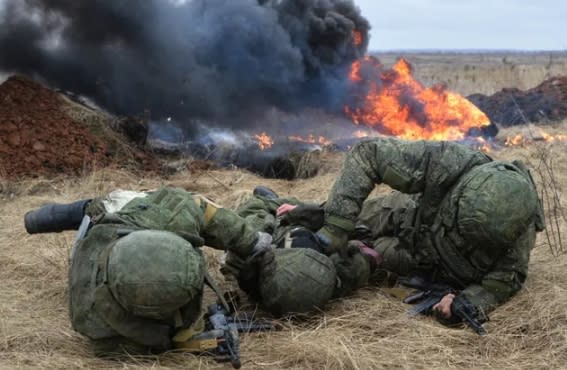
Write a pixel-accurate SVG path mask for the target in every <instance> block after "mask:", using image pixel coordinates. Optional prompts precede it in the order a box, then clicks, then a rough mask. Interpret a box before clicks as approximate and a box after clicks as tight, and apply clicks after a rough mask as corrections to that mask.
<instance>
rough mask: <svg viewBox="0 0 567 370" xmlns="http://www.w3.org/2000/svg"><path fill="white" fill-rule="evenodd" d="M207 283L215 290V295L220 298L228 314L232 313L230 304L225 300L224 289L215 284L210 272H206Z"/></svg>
mask: <svg viewBox="0 0 567 370" xmlns="http://www.w3.org/2000/svg"><path fill="white" fill-rule="evenodd" d="M205 283H206V284H207V285H208V286H209V288H211V289H212V290H213V292H215V294H216V295H217V297H218V298H219V302H220V303H221V304H222V306H223V307H224V309H225V310H226V312H231V309H230V306H229V305H228V302H227V301H226V299H224V295H223V292H222V289H221V288H219V286H218V285H217V284H216V283H215V281H214V280H213V278H212V277H211V275H209V272H208V271H205Z"/></svg>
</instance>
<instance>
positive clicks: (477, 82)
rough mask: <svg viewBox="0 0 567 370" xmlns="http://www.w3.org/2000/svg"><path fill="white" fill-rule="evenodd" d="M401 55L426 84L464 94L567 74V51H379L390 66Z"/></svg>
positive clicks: (527, 86) (520, 86)
mask: <svg viewBox="0 0 567 370" xmlns="http://www.w3.org/2000/svg"><path fill="white" fill-rule="evenodd" d="M400 56H403V57H405V58H407V59H408V60H409V61H410V62H411V63H412V64H413V66H414V67H415V76H416V78H417V79H418V80H419V81H421V82H423V83H424V84H425V85H426V86H431V85H434V84H437V83H440V82H442V83H444V84H446V85H447V86H448V87H449V88H450V89H451V90H453V91H456V92H458V93H460V94H463V95H470V94H474V93H482V94H494V93H495V92H497V91H499V90H501V89H502V88H508V87H516V88H518V89H521V90H526V89H530V88H532V87H535V86H537V85H539V84H540V83H541V82H542V81H543V80H546V79H548V78H550V77H553V76H561V75H563V76H564V75H567V53H565V52H554V53H545V52H541V53H528V54H526V53H514V52H509V53H507V52H502V53H484V54H483V53H472V54H462V53H450V52H449V53H434V52H433V53H428V52H407V53H401V52H392V53H388V54H380V53H378V57H379V58H380V60H382V61H383V62H384V63H386V64H387V65H389V64H392V63H393V62H394V61H395V60H396V59H397V58H398V57H400Z"/></svg>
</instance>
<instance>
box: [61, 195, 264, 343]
mask: <svg viewBox="0 0 567 370" xmlns="http://www.w3.org/2000/svg"><path fill="white" fill-rule="evenodd" d="M119 198H120V197H119ZM86 213H87V214H88V215H90V216H91V218H92V220H93V222H92V226H91V227H90V228H89V230H88V232H87V234H86V236H85V237H84V239H82V240H81V241H79V242H78V243H77V244H76V245H75V247H74V251H73V253H72V256H71V265H70V270H69V295H70V315H71V322H72V325H73V328H74V329H75V330H77V331H78V332H80V333H81V334H83V335H85V336H87V337H89V338H90V339H92V340H95V341H96V343H98V344H101V345H102V346H101V347H100V348H101V349H102V350H105V348H108V349H111V350H115V349H116V348H117V347H116V346H117V345H127V346H129V348H133V349H134V350H136V351H139V350H141V349H144V348H155V349H160V350H161V349H167V348H170V347H171V338H172V335H173V334H174V332H175V331H176V330H177V329H183V328H187V327H189V326H191V324H192V323H193V322H194V321H195V320H196V319H197V317H198V315H199V314H200V308H201V296H202V288H203V282H204V276H205V273H206V271H205V261H204V258H203V255H202V253H201V251H200V250H199V249H198V248H199V247H201V246H203V245H204V244H206V245H207V246H211V247H214V248H218V249H230V250H231V251H232V252H234V253H236V254H237V255H240V256H247V255H249V254H250V253H251V251H252V249H253V248H254V246H255V243H256V240H257V232H256V230H253V229H251V228H250V227H249V226H248V225H247V224H246V223H245V222H244V220H243V219H242V218H241V217H239V216H238V215H236V214H235V213H234V212H232V211H230V210H226V209H222V208H220V207H218V206H216V205H214V204H213V203H212V202H210V201H209V200H207V199H206V198H204V197H202V196H199V195H196V194H191V193H189V192H187V191H184V190H181V189H175V188H161V189H158V190H156V191H153V192H150V193H133V192H132V193H130V194H128V196H127V197H126V199H118V198H116V199H115V197H113V196H112V193H111V196H109V197H108V198H104V199H102V198H101V199H96V200H93V201H92V202H91V203H90V204H89V206H88V208H87V210H86Z"/></svg>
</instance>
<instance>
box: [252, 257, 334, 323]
mask: <svg viewBox="0 0 567 370" xmlns="http://www.w3.org/2000/svg"><path fill="white" fill-rule="evenodd" d="M273 253H274V263H273V264H272V266H273V265H274V264H275V269H274V268H266V269H263V270H261V271H260V295H261V297H262V303H263V304H264V306H265V307H266V309H267V310H268V311H270V312H272V313H273V314H275V315H282V314H287V313H304V312H308V311H311V310H313V309H315V308H317V307H323V306H324V305H325V304H326V303H327V302H328V301H329V299H331V297H332V295H333V291H334V289H335V285H336V282H337V274H336V270H335V266H334V264H333V262H332V261H331V260H330V259H329V257H327V256H325V255H324V254H321V253H319V252H316V251H315V250H313V249H304V248H288V249H275V250H274V251H273Z"/></svg>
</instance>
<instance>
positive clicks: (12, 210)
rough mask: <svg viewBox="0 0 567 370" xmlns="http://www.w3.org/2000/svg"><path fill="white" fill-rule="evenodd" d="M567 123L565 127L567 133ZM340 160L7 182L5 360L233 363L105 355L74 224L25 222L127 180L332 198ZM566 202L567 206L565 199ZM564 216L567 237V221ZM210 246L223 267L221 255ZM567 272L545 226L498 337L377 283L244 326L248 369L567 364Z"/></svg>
mask: <svg viewBox="0 0 567 370" xmlns="http://www.w3.org/2000/svg"><path fill="white" fill-rule="evenodd" d="M566 124H567V123H566ZM565 126H566V125H563V126H562V127H559V128H557V130H558V132H563V133H567V129H566V128H565ZM503 134H506V133H505V132H504V133H501V135H503ZM536 145H543V144H542V143H537V144H536ZM536 148H537V147H536V146H535V145H531V146H525V147H514V148H505V149H503V150H500V151H496V152H494V153H492V155H493V156H494V157H496V158H506V159H510V158H524V159H529V160H531V162H532V163H534V164H537V159H538V158H537V156H538V154H537V153H538V151H537V150H536ZM547 150H551V151H552V153H553V156H554V159H555V163H556V165H557V167H556V174H557V177H558V180H559V181H560V183H561V185H562V186H563V187H564V188H567V168H565V167H566V166H567V144H565V143H562V142H560V143H555V144H553V146H552V147H551V149H547ZM340 160H341V156H340V155H339V154H337V155H336V158H334V160H333V161H334V162H333V164H332V165H331V166H330V167H329V168H331V169H332V171H331V172H330V173H327V174H323V175H319V176H317V177H316V178H314V179H311V180H300V181H293V182H287V181H276V180H264V179H260V178H257V177H256V176H253V175H251V174H249V173H246V172H242V171H212V172H205V173H201V174H197V175H192V174H189V173H182V174H178V175H175V176H174V177H172V178H169V179H167V180H165V179H159V178H137V177H135V176H133V175H131V174H128V173H125V172H114V171H99V172H96V173H93V174H89V175H86V176H85V177H83V178H78V179H58V180H33V181H24V182H18V183H11V182H7V181H1V182H0V190H1V193H0V368H2V369H7V368H88V369H92V368H127V369H142V368H185V369H191V368H230V366H229V365H225V364H217V363H215V362H213V361H211V360H210V359H208V358H206V357H195V356H192V355H188V354H180V353H168V354H164V355H161V356H156V357H149V358H134V357H129V356H127V355H124V356H121V357H120V358H119V359H118V360H108V359H100V358H97V357H95V356H94V355H93V353H92V351H91V348H90V346H89V343H88V341H87V340H86V339H84V338H83V337H81V336H80V335H78V334H76V333H75V332H73V331H72V329H71V327H70V324H69V320H68V317H67V315H68V310H67V282H66V279H67V265H68V262H67V259H68V253H69V249H70V246H71V241H72V239H73V233H72V232H67V233H62V234H47V235H41V236H30V235H27V234H26V233H25V230H24V228H23V221H22V220H23V215H24V213H25V212H26V211H27V210H29V209H31V208H34V207H38V206H40V205H42V204H44V203H47V202H52V201H56V202H68V201H72V200H74V199H78V198H84V197H90V196H93V195H100V194H104V193H106V192H108V191H110V190H112V189H115V188H132V189H149V188H153V187H156V186H159V185H162V184H171V185H175V186H180V187H183V188H186V189H189V190H193V191H199V192H202V193H204V194H206V195H208V196H210V197H211V198H213V199H214V200H216V201H217V202H219V203H221V204H224V205H225V206H228V207H231V206H234V205H235V204H237V203H238V202H239V200H240V199H241V198H242V197H244V196H246V194H248V193H249V192H250V191H251V189H252V188H253V187H254V186H255V185H257V184H261V183H262V184H267V185H269V186H271V187H273V188H274V189H275V190H276V191H278V192H279V193H280V194H282V195H294V196H297V197H299V198H302V199H312V200H324V199H325V197H326V195H327V193H328V190H329V189H330V187H331V185H332V182H333V178H334V175H335V172H336V169H337V167H338V165H339V164H340ZM562 200H563V202H564V204H567V203H565V202H567V199H566V198H565V197H563V198H562ZM561 225H562V226H561V227H562V230H563V232H564V236H565V237H567V232H566V230H565V224H564V223H562V224H561ZM207 254H208V256H209V258H210V259H211V263H210V264H211V265H213V266H215V265H216V263H215V261H214V259H215V257H216V255H215V254H214V253H207ZM566 271H567V256H565V255H564V256H560V257H554V256H552V255H551V253H550V248H549V246H548V245H546V239H545V237H543V234H542V235H540V238H539V239H538V245H537V247H536V249H535V250H534V251H533V254H532V260H531V265H530V276H529V279H528V282H527V285H526V287H525V289H524V290H523V291H522V292H521V293H520V294H518V296H516V297H515V298H514V299H512V300H511V301H510V302H509V303H507V304H506V305H504V306H503V307H501V308H499V309H498V310H497V311H496V312H495V313H494V314H493V315H492V317H491V321H490V322H489V323H488V324H487V325H486V327H487V329H488V331H489V335H488V336H486V337H482V338H481V337H478V336H477V335H476V334H474V333H473V332H472V331H470V330H468V329H462V330H459V329H448V328H445V327H443V326H441V325H440V324H438V323H436V322H435V321H434V320H432V319H430V318H425V317H420V318H409V317H408V316H407V315H406V313H405V311H406V309H407V308H408V307H407V306H405V305H404V304H402V303H401V302H400V300H399V299H397V298H393V297H390V296H388V295H387V294H386V293H384V292H382V291H380V290H379V289H378V288H367V289H365V290H363V291H360V292H358V293H357V294H356V295H354V296H353V297H350V298H348V299H344V300H342V301H336V302H333V303H332V304H331V305H330V306H329V307H328V309H326V310H325V312H320V313H317V314H314V315H313V316H312V317H310V318H309V319H307V320H290V321H286V322H284V325H285V330H283V331H280V332H271V333H266V334H256V335H245V336H243V337H242V340H243V343H242V359H243V363H244V365H243V368H248V369H256V368H266V369H323V368H327V369H369V368H399V369H429V368H475V369H488V368H497V369H500V368H513V369H516V368H522V369H534V368H564V367H565V364H566V363H567V291H566V290H567V272H566Z"/></svg>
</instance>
